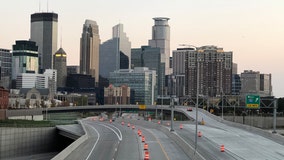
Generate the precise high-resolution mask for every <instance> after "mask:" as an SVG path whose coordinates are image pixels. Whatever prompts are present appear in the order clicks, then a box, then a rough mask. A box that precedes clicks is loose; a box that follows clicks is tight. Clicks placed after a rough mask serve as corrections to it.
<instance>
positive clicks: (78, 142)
mask: <svg viewBox="0 0 284 160" xmlns="http://www.w3.org/2000/svg"><path fill="white" fill-rule="evenodd" d="M79 124H81V126H82V127H83V130H84V132H85V134H84V135H83V136H81V137H80V138H79V139H77V140H76V141H74V142H73V143H72V144H71V145H69V146H68V147H66V148H65V149H64V150H63V151H61V152H60V153H59V154H57V155H56V156H55V157H53V158H52V160H62V159H65V158H66V157H67V156H68V155H69V154H70V153H71V152H73V151H74V149H76V148H77V147H79V146H80V145H81V144H82V143H84V142H85V141H86V140H87V139H88V134H87V132H86V128H85V126H84V125H83V124H82V122H81V121H79Z"/></svg>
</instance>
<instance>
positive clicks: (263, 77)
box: [240, 70, 272, 97]
mask: <svg viewBox="0 0 284 160" xmlns="http://www.w3.org/2000/svg"><path fill="white" fill-rule="evenodd" d="M240 94H241V95H244V96H245V95H246V94H258V95H260V96H261V97H266V96H272V85H271V74H261V73H260V72H259V71H252V70H245V71H244V72H242V73H241V91H240Z"/></svg>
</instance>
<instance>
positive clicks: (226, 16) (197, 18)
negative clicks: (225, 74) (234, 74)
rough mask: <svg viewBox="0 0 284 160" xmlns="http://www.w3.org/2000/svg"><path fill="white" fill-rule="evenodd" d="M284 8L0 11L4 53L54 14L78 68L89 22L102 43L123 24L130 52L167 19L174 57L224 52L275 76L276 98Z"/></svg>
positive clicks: (162, 5) (111, 6)
mask: <svg viewBox="0 0 284 160" xmlns="http://www.w3.org/2000/svg"><path fill="white" fill-rule="evenodd" d="M66 3H68V5H66ZM15 4H17V5H15ZM86 4H87V5H86ZM283 6H284V1H281V0H274V1H273V2H271V1H269V0H258V1H257V0H250V1H245V0H239V1H228V0H216V1H214V2H213V1H210V0H201V1H192V0H180V1H178V2H174V1H170V0H156V1H153V2H152V1H151V3H149V2H146V1H141V2H133V1H131V0H124V1H111V0H106V1H98V0H96V1H90V0H85V1H84V3H82V2H81V3H80V2H79V1H66V0H62V1H55V0H49V1H47V0H38V1H17V0H10V1H5V4H4V5H1V8H0V13H1V16H0V17H1V20H2V22H3V23H2V25H1V30H0V48H3V49H11V48H12V45H13V44H14V43H15V41H16V40H28V39H29V37H30V36H29V35H30V15H31V14H33V13H37V12H46V11H49V12H54V13H57V14H58V33H59V34H58V35H59V36H61V37H62V48H63V49H64V50H65V51H66V53H68V54H67V57H68V60H67V64H68V65H79V56H80V36H81V31H82V24H83V23H84V21H85V20H86V19H91V20H94V21H96V22H97V24H98V26H99V28H100V37H101V43H103V42H105V41H106V40H108V39H110V38H111V34H112V32H111V29H112V27H113V26H114V25H116V24H118V23H121V24H123V25H124V31H125V32H126V34H127V35H128V37H129V40H130V41H131V43H132V48H139V47H140V46H142V45H147V42H148V40H149V39H151V32H152V26H153V19H152V18H154V17H168V18H170V20H169V25H170V27H171V40H170V42H171V48H170V50H171V54H172V51H173V50H176V49H177V48H179V47H182V46H180V44H190V45H194V46H197V47H200V46H204V45H215V46H218V47H222V48H224V50H226V51H232V52H233V62H234V63H237V64H238V73H241V72H243V71H244V70H254V71H259V72H260V73H265V74H269V73H271V74H272V85H273V94H274V96H276V97H283V96H284V85H282V84H281V81H284V74H283V71H282V70H281V67H282V66H283V64H282V61H281V59H282V58H283V57H284V56H283V55H282V54H281V44H282V43H283V41H284V22H283V21H281V17H282V16H281V15H284V11H283V10H282V8H283ZM19 26H20V27H19ZM58 38H60V37H58ZM58 46H59V45H58ZM58 49H59V48H58ZM53 54H54V53H53Z"/></svg>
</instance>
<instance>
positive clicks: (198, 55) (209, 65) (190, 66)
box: [174, 46, 233, 97]
mask: <svg viewBox="0 0 284 160" xmlns="http://www.w3.org/2000/svg"><path fill="white" fill-rule="evenodd" d="M174 52H175V53H174V54H177V53H178V52H180V53H178V54H181V53H183V52H184V53H185V61H184V62H185V64H184V66H185V70H184V71H185V95H186V96H190V97H195V96H196V94H197V86H198V91H199V94H200V95H204V96H210V97H215V96H218V95H222V94H223V95H230V94H231V92H232V89H231V88H232V68H233V67H232V66H233V62H232V60H233V53H232V52H231V51H224V50H223V48H219V47H216V46H202V47H198V48H196V50H192V49H188V50H186V49H178V50H176V51H174ZM177 73H178V72H177ZM181 73H182V72H181ZM197 77H198V78H197ZM198 79H199V81H198Z"/></svg>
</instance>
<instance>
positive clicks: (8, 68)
mask: <svg viewBox="0 0 284 160" xmlns="http://www.w3.org/2000/svg"><path fill="white" fill-rule="evenodd" d="M11 77H12V53H11V51H10V50H8V49H1V48H0V86H2V87H4V88H6V89H8V88H10V87H11Z"/></svg>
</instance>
